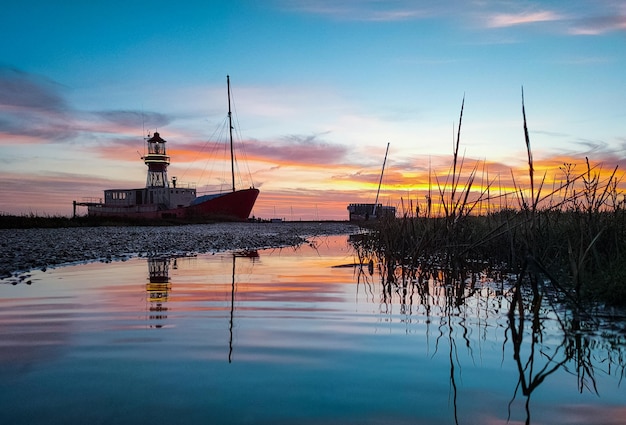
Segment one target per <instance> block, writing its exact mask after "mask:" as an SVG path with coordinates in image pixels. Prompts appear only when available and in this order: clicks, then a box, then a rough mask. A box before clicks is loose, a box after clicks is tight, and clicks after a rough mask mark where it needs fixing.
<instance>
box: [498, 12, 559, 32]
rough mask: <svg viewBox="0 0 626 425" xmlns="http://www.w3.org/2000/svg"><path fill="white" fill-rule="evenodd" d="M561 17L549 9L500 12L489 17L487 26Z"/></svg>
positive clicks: (550, 19) (535, 21)
mask: <svg viewBox="0 0 626 425" xmlns="http://www.w3.org/2000/svg"><path fill="white" fill-rule="evenodd" d="M561 19H562V17H561V16H560V15H558V14H557V13H555V12H552V11H549V10H544V11H538V12H522V13H498V14H494V15H491V16H490V17H489V18H488V20H487V26H488V27H489V28H503V27H512V26H516V25H526V24H533V23H537V22H549V21H558V20H561Z"/></svg>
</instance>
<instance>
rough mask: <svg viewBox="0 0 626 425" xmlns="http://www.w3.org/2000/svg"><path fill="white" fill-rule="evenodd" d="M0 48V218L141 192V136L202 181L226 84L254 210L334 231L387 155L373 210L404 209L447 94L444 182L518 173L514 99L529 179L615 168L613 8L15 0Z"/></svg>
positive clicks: (618, 118)
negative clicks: (158, 139)
mask: <svg viewBox="0 0 626 425" xmlns="http://www.w3.org/2000/svg"><path fill="white" fill-rule="evenodd" d="M0 35H1V37H0V52H1V53H2V54H1V55H0V178H1V179H2V185H1V186H0V213H4V214H29V213H36V214H39V215H44V214H49V215H70V214H71V212H72V201H73V200H77V201H80V200H82V199H83V198H86V197H101V196H102V190H104V189H109V188H135V187H142V186H144V185H145V172H146V166H145V165H144V164H143V162H142V160H141V158H140V156H141V154H142V153H143V136H144V135H146V134H147V133H148V132H154V131H159V133H160V134H161V136H162V137H163V138H164V139H166V140H167V141H168V145H167V147H168V149H169V154H170V156H171V161H172V165H171V166H170V168H169V176H170V177H172V176H177V178H178V180H179V182H181V184H184V183H189V184H195V185H196V186H197V187H198V188H199V189H200V188H202V187H205V186H210V187H213V186H215V185H216V184H217V183H218V182H219V181H220V179H221V177H219V176H217V175H215V176H214V174H215V173H216V171H215V170H216V169H217V167H216V166H215V165H207V159H208V158H207V157H208V152H209V151H210V149H211V148H210V146H212V145H213V142H214V139H216V136H217V133H216V128H218V126H219V124H220V123H222V122H223V120H224V118H225V117H226V112H227V100H226V75H230V78H231V84H232V88H233V99H234V106H235V112H236V118H237V126H238V129H239V133H240V135H241V141H242V142H243V145H244V147H245V151H244V152H245V159H247V161H245V163H247V165H245V163H244V161H243V159H244V158H243V157H241V156H239V161H238V164H239V167H240V169H241V170H242V171H245V172H246V173H248V171H249V174H250V175H251V178H252V183H247V180H245V179H244V182H246V183H244V184H246V185H247V186H249V185H250V184H254V186H256V187H257V188H259V189H260V191H261V194H260V195H259V198H258V200H257V204H256V206H255V208H254V210H253V212H252V214H254V215H255V216H257V217H263V218H270V217H282V218H286V219H287V220H291V219H293V220H299V219H303V220H308V219H345V218H347V211H346V206H347V204H349V203H351V202H373V201H374V198H375V196H376V188H377V185H378V180H379V176H380V171H381V167H382V162H383V158H384V153H385V148H386V146H387V143H390V149H389V157H388V160H387V168H386V171H385V178H384V180H383V187H382V189H381V195H380V200H379V201H380V202H382V203H383V204H385V205H391V206H397V207H399V208H400V206H401V201H403V202H405V203H406V202H407V201H408V200H411V201H414V202H422V201H423V199H424V193H425V192H424V189H425V187H426V186H427V185H428V178H429V169H430V170H431V173H430V176H431V182H432V181H433V179H434V177H433V176H437V178H439V179H440V180H442V181H443V180H445V176H446V175H447V174H448V169H449V166H450V162H451V153H452V145H453V137H454V136H453V135H454V134H455V132H456V130H457V126H458V123H459V113H460V110H461V104H462V102H463V99H465V106H464V112H463V121H462V128H461V143H460V152H461V155H463V156H464V158H465V162H464V170H467V171H471V169H472V167H474V164H478V165H477V167H478V168H477V169H479V170H480V172H479V174H480V179H481V182H482V185H483V187H484V186H485V185H486V184H487V183H486V182H487V181H489V182H491V184H492V185H494V186H492V187H495V183H494V182H496V181H497V182H498V183H497V185H498V187H499V188H502V187H507V188H510V187H512V183H511V176H512V175H513V176H520V177H519V181H520V182H522V181H523V178H524V177H522V176H525V175H526V174H525V173H526V171H525V170H526V169H527V156H526V146H525V141H524V132H523V121H522V101H521V100H522V87H523V90H524V98H525V108H526V116H527V120H528V126H529V132H530V133H529V134H530V139H531V146H532V150H533V157H534V161H535V165H536V168H537V169H538V170H539V171H538V172H539V173H540V174H543V173H544V172H545V173H546V175H547V176H548V178H547V180H548V181H551V180H554V179H556V180H558V179H559V178H562V176H560V175H559V173H560V170H559V167H560V166H562V165H563V164H564V163H572V164H575V170H576V172H578V171H580V172H582V171H583V168H584V163H585V157H588V158H589V160H590V161H591V162H592V163H593V164H598V167H599V166H601V167H602V168H603V169H607V170H610V169H613V168H614V167H615V166H617V165H619V170H620V173H621V170H624V169H625V168H626V160H625V157H626V155H625V154H624V146H625V145H626V3H625V2H624V1H623V0H589V1H584V0H573V1H505V0H502V1H489V0H487V1H471V0H470V1H465V0H463V1H460V0H459V1H457V0H450V1H417V0H266V1H252V0H250V1H236V0H233V1H219V2H218V1H213V0H208V1H185V2H172V1H160V0H154V1H150V2H144V1H134V0H127V1H124V2H116V1H107V2H104V1H100V0H93V1H78V0H76V1H73V0H68V1H61V2H52V1H30V0H24V1H21V2H8V3H7V4H5V5H3V7H2V13H1V14H0ZM203 146H204V147H205V149H204V150H202V149H201V148H202V147H203ZM211 170H213V172H212V173H211V172H210V171H211ZM205 178H208V179H209V180H207V181H205V180H203V179H205ZM516 178H517V177H516ZM211 179H213V180H211Z"/></svg>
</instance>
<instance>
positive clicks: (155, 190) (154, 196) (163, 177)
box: [142, 131, 176, 207]
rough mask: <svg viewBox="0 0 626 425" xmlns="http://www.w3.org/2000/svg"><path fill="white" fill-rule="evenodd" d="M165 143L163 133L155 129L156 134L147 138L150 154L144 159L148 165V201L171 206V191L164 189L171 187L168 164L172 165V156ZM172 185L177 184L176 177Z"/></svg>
mask: <svg viewBox="0 0 626 425" xmlns="http://www.w3.org/2000/svg"><path fill="white" fill-rule="evenodd" d="M165 143H166V141H165V139H162V138H161V135H160V134H159V133H158V132H156V131H155V132H154V135H153V136H152V137H150V138H149V139H148V140H146V144H147V148H148V154H147V155H146V156H144V157H143V158H142V159H143V162H144V163H145V164H146V165H147V166H148V175H147V178H146V191H147V194H148V196H149V199H148V202H149V203H150V204H157V205H161V206H167V207H169V206H170V205H169V204H170V191H169V190H163V189H168V188H169V187H170V185H169V182H168V180H167V166H168V165H170V157H169V156H167V152H166V149H165ZM172 186H174V187H175V186H176V180H175V179H174V181H173V182H172Z"/></svg>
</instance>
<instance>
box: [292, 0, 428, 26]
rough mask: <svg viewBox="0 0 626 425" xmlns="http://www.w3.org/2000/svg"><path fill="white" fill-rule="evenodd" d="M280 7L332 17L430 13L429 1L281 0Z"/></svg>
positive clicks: (376, 18)
mask: <svg viewBox="0 0 626 425" xmlns="http://www.w3.org/2000/svg"><path fill="white" fill-rule="evenodd" d="M281 4H282V6H283V7H284V8H286V9H289V10H295V11H298V12H303V13H310V14H316V15H322V16H327V17H330V18H333V19H341V20H351V21H369V22H394V21H406V20H412V19H421V18H427V17H429V16H433V14H434V12H433V10H432V6H433V4H436V3H433V4H431V2H419V4H417V2H413V1H403V0H282V1H281Z"/></svg>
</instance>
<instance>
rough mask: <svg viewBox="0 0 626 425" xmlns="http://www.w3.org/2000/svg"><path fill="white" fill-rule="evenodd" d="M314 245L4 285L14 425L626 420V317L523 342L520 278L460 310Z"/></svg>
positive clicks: (526, 334) (428, 290)
mask: <svg viewBox="0 0 626 425" xmlns="http://www.w3.org/2000/svg"><path fill="white" fill-rule="evenodd" d="M310 242H311V243H310V244H304V245H301V246H298V247H295V248H274V249H266V250H256V251H255V250H240V251H234V252H219V253H208V254H199V255H191V254H190V255H188V256H183V257H175V256H159V255H156V256H149V257H147V258H146V257H140V258H130V259H128V260H127V261H119V262H112V263H101V262H97V263H88V264H82V265H75V266H69V267H60V268H55V269H48V270H47V271H46V272H43V271H40V270H35V271H32V272H31V273H30V276H29V277H28V283H27V281H26V280H23V281H20V282H18V281H16V280H15V279H12V280H11V279H5V280H3V281H0V282H3V283H0V423H3V424H4V423H7V424H8V423H11V424H44V423H45V424H56V423H58V424H73V423H76V424H78V423H81V424H83V423H90V424H144V423H145V424H148V423H150V424H154V423H167V424H169V423H172V424H173V423H186V424H193V423H203V424H205V423H212V424H294V423H299V424H417V423H419V424H454V423H458V424H485V423H490V424H498V423H502V424H504V423H512V424H516V423H533V424H623V423H626V382H625V381H626V380H625V379H624V378H625V376H624V375H625V372H624V365H625V364H626V354H625V353H626V347H625V346H624V338H625V336H624V331H623V329H624V323H623V322H615V321H613V320H609V319H605V321H606V323H603V324H601V325H598V326H596V327H595V328H594V329H592V330H581V331H579V332H577V333H576V334H573V335H564V334H563V333H562V328H561V325H560V324H559V323H558V320H557V319H559V318H558V317H557V316H555V315H553V314H552V313H551V312H550V311H549V310H548V309H545V310H542V311H541V312H539V313H540V314H541V321H542V322H541V327H540V331H537V328H535V329H533V328H532V327H531V326H530V324H529V323H527V325H524V324H523V323H521V324H520V322H519V321H518V322H516V327H515V330H516V334H515V336H516V337H515V338H513V337H512V334H511V329H510V326H509V319H508V317H507V312H508V308H509V305H508V301H507V288H506V282H501V281H493V280H491V279H489V278H488V277H484V278H482V279H481V280H479V281H478V282H477V283H476V289H477V290H476V291H475V292H474V293H473V295H472V296H470V297H468V298H466V299H465V302H464V303H463V305H456V304H455V303H453V302H450V301H451V300H450V297H449V295H448V294H449V291H448V290H449V288H446V287H445V286H437V285H436V282H434V281H432V279H431V281H430V283H427V284H426V287H424V286H423V285H422V284H419V285H417V284H416V285H413V284H410V285H404V284H383V283H381V278H380V274H379V271H378V270H377V268H376V265H374V267H373V269H372V270H371V273H370V270H368V268H367V267H363V268H361V267H356V266H354V265H353V264H354V263H355V262H356V261H357V260H356V258H355V255H354V253H353V251H352V249H351V246H350V244H349V242H348V236H347V235H340V236H317V237H314V238H311V239H310ZM526 321H527V322H532V318H531V317H528V318H526Z"/></svg>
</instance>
